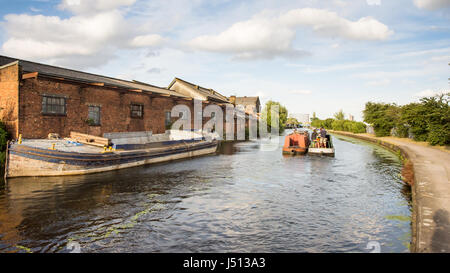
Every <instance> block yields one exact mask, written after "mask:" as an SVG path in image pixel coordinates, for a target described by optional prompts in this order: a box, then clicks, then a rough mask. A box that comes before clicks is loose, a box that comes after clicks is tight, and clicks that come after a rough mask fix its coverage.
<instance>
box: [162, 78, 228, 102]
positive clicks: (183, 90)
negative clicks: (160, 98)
mask: <svg viewBox="0 0 450 273" xmlns="http://www.w3.org/2000/svg"><path fill="white" fill-rule="evenodd" d="M168 89H169V90H172V91H175V92H177V93H179V94H181V95H184V96H188V97H191V98H194V99H197V100H202V101H211V102H215V103H230V101H229V100H228V98H227V97H226V96H224V95H222V94H220V93H219V92H217V91H215V90H214V89H211V88H205V87H201V86H199V85H196V84H193V83H190V82H187V81H185V80H182V79H180V78H175V79H173V81H172V82H171V83H170V85H169V86H168Z"/></svg>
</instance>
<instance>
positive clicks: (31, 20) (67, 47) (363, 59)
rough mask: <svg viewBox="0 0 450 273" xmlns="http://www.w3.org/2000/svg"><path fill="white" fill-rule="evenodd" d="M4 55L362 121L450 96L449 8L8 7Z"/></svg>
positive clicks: (1, 28)
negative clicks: (386, 107)
mask: <svg viewBox="0 0 450 273" xmlns="http://www.w3.org/2000/svg"><path fill="white" fill-rule="evenodd" d="M0 55H6V56H10V57H15V58H20V59H25V60H30V61H37V62H42V63H46V64H52V65H58V66H63V67H67V68H72V69H77V70H82V71H86V72H91V73H97V74H101V75H107V76H111V77H118V78H123V79H127V80H139V81H143V82H147V83H150V84H154V85H157V86H162V87H167V86H168V85H169V84H170V82H171V81H172V80H173V78H174V77H179V78H182V79H184V80H187V81H189V82H192V83H195V84H198V85H200V86H203V87H206V88H213V89H214V90H217V91H219V92H220V93H222V94H223V95H226V96H230V95H237V96H259V97H260V99H261V101H262V103H265V102H266V101H268V100H275V101H279V102H280V103H281V104H283V105H285V106H286V107H287V109H288V111H289V112H290V113H308V114H312V113H313V112H315V113H316V115H317V116H318V117H319V118H328V117H332V115H333V113H335V112H337V111H339V110H341V109H342V110H343V111H344V113H346V114H351V115H353V116H355V118H356V120H362V110H363V109H364V105H365V103H366V102H368V101H375V102H390V103H397V104H406V103H410V102H414V101H418V100H419V99H420V97H422V96H430V95H434V94H439V93H442V92H449V90H450V88H449V80H448V78H449V77H450V66H449V63H450V0H396V1H387V0H351V1H350V0H249V1H231V0H155V1H145V0H29V1H25V0H15V1H5V0H0Z"/></svg>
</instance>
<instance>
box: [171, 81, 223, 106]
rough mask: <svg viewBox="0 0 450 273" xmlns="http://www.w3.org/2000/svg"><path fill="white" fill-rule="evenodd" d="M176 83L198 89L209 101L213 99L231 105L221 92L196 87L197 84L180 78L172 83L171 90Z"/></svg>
mask: <svg viewBox="0 0 450 273" xmlns="http://www.w3.org/2000/svg"><path fill="white" fill-rule="evenodd" d="M175 81H181V82H184V83H185V84H187V85H190V86H191V87H192V88H193V89H196V90H197V91H198V92H199V93H200V94H202V95H204V96H205V97H207V98H208V99H210V98H212V99H215V100H218V101H220V102H224V103H229V102H230V101H229V100H228V98H227V97H226V96H224V95H222V94H220V93H219V92H217V91H215V90H213V89H208V88H204V87H201V86H199V85H195V84H193V83H190V82H188V81H185V80H182V79H180V78H175V79H174V80H173V81H172V83H171V84H170V85H169V88H170V87H171V86H172V85H173V84H174V83H175Z"/></svg>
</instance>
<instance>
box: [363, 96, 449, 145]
mask: <svg viewBox="0 0 450 273" xmlns="http://www.w3.org/2000/svg"><path fill="white" fill-rule="evenodd" d="M449 96H450V93H447V94H442V95H437V96H433V97H426V98H422V99H421V100H420V102H419V103H410V104H407V105H404V106H397V105H395V104H385V103H373V102H368V103H366V108H365V109H364V121H366V122H367V123H370V124H372V125H373V127H374V130H375V135H376V136H389V135H390V134H391V130H392V131H393V132H394V135H396V136H398V137H408V136H409V134H410V133H411V134H412V135H413V138H414V140H417V141H427V142H429V143H430V144H431V145H449V144H450V107H449V104H448V102H449ZM393 129H394V130H393Z"/></svg>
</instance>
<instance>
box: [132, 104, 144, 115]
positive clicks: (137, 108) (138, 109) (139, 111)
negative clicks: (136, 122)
mask: <svg viewBox="0 0 450 273" xmlns="http://www.w3.org/2000/svg"><path fill="white" fill-rule="evenodd" d="M143 116H144V105H142V104H131V117H132V118H142V117H143Z"/></svg>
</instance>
